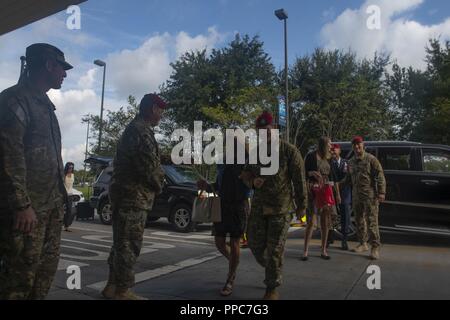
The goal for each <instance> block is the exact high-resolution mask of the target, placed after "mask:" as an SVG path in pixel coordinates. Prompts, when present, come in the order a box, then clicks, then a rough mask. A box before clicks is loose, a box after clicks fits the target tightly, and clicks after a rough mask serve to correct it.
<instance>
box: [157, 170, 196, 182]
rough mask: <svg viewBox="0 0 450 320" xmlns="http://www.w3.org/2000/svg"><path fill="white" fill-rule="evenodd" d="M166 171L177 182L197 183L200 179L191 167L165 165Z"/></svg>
mask: <svg viewBox="0 0 450 320" xmlns="http://www.w3.org/2000/svg"><path fill="white" fill-rule="evenodd" d="M164 171H165V173H166V175H168V176H169V178H170V179H171V180H173V181H174V182H175V183H176V184H184V183H196V182H197V180H198V179H199V176H198V174H197V173H195V171H194V170H192V168H189V167H184V166H164Z"/></svg>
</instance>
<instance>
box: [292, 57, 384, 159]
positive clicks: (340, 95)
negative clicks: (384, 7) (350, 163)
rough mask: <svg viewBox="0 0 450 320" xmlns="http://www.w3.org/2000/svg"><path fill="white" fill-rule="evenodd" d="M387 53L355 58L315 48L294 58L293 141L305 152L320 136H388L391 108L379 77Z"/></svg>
mask: <svg viewBox="0 0 450 320" xmlns="http://www.w3.org/2000/svg"><path fill="white" fill-rule="evenodd" d="M388 61H389V58H388V57H386V56H375V57H374V59H373V60H358V59H357V58H356V56H355V54H354V53H351V52H342V51H339V50H335V51H325V50H323V49H316V51H315V52H314V53H313V54H312V55H311V56H305V57H302V58H298V59H297V61H296V62H295V63H294V65H293V67H292V69H291V71H290V81H291V83H292V84H291V88H292V93H291V101H301V102H302V104H294V108H293V110H292V118H291V130H290V131H291V141H294V143H295V144H296V145H298V146H299V147H300V148H301V149H302V151H303V152H306V150H307V148H308V147H310V146H311V145H313V144H315V143H316V142H317V140H318V138H320V137H321V136H328V137H330V138H331V139H332V140H334V141H348V140H350V139H351V138H352V137H353V136H354V135H356V134H358V135H363V136H364V137H365V138H366V139H372V140H379V139H386V138H388V137H389V136H390V134H391V123H390V117H389V115H390V112H389V108H388V104H387V99H386V96H385V88H384V86H383V80H382V76H383V73H384V69H385V67H386V65H387V64H388Z"/></svg>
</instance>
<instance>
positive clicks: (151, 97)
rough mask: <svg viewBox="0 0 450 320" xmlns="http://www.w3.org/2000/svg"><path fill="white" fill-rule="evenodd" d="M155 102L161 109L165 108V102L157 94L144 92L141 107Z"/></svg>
mask: <svg viewBox="0 0 450 320" xmlns="http://www.w3.org/2000/svg"><path fill="white" fill-rule="evenodd" d="M155 104H156V105H157V106H158V107H160V108H161V109H166V108H167V103H166V102H164V101H163V100H162V99H161V98H160V97H159V96H158V95H157V94H154V93H150V94H146V95H145V96H144V97H143V98H142V100H141V108H142V107H147V106H153V105H155Z"/></svg>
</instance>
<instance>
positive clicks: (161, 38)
mask: <svg viewBox="0 0 450 320" xmlns="http://www.w3.org/2000/svg"><path fill="white" fill-rule="evenodd" d="M226 37H227V34H221V33H219V32H218V31H217V29H216V28H215V27H210V28H208V33H207V34H206V35H203V34H200V35H197V36H193V37H192V36H190V35H189V34H188V33H186V32H184V31H181V32H179V33H178V34H177V35H175V36H173V35H170V34H169V33H164V34H156V35H154V36H152V37H150V38H148V39H147V40H146V41H144V42H143V43H142V45H141V46H140V47H138V48H137V49H134V50H129V49H126V50H122V51H120V52H115V53H111V54H109V55H108V57H107V58H106V62H107V71H106V72H107V74H106V77H107V83H108V84H109V85H110V86H112V91H114V92H115V93H116V94H117V95H118V97H120V98H121V99H124V98H126V97H128V95H130V94H131V95H134V96H136V97H137V98H138V99H139V98H140V97H142V96H143V95H144V94H146V93H149V92H157V91H158V88H159V86H160V85H161V84H163V83H164V82H165V81H166V80H168V79H169V76H170V74H171V72H172V68H171V67H170V62H172V61H173V60H175V59H177V58H179V56H180V55H182V54H184V53H185V52H187V51H197V50H203V49H205V48H206V49H208V50H211V49H213V48H214V47H216V46H217V45H218V44H219V43H221V42H223V41H224V40H225V38H226Z"/></svg>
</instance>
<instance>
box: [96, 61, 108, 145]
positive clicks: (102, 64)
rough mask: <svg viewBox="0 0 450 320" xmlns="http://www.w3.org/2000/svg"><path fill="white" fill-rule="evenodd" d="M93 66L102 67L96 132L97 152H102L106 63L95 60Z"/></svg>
mask: <svg viewBox="0 0 450 320" xmlns="http://www.w3.org/2000/svg"><path fill="white" fill-rule="evenodd" d="M94 64H95V65H97V66H99V67H103V88H102V105H101V107H100V128H99V130H98V151H99V153H101V150H102V132H103V101H104V99H105V76H106V62H104V61H102V60H95V61H94Z"/></svg>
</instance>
